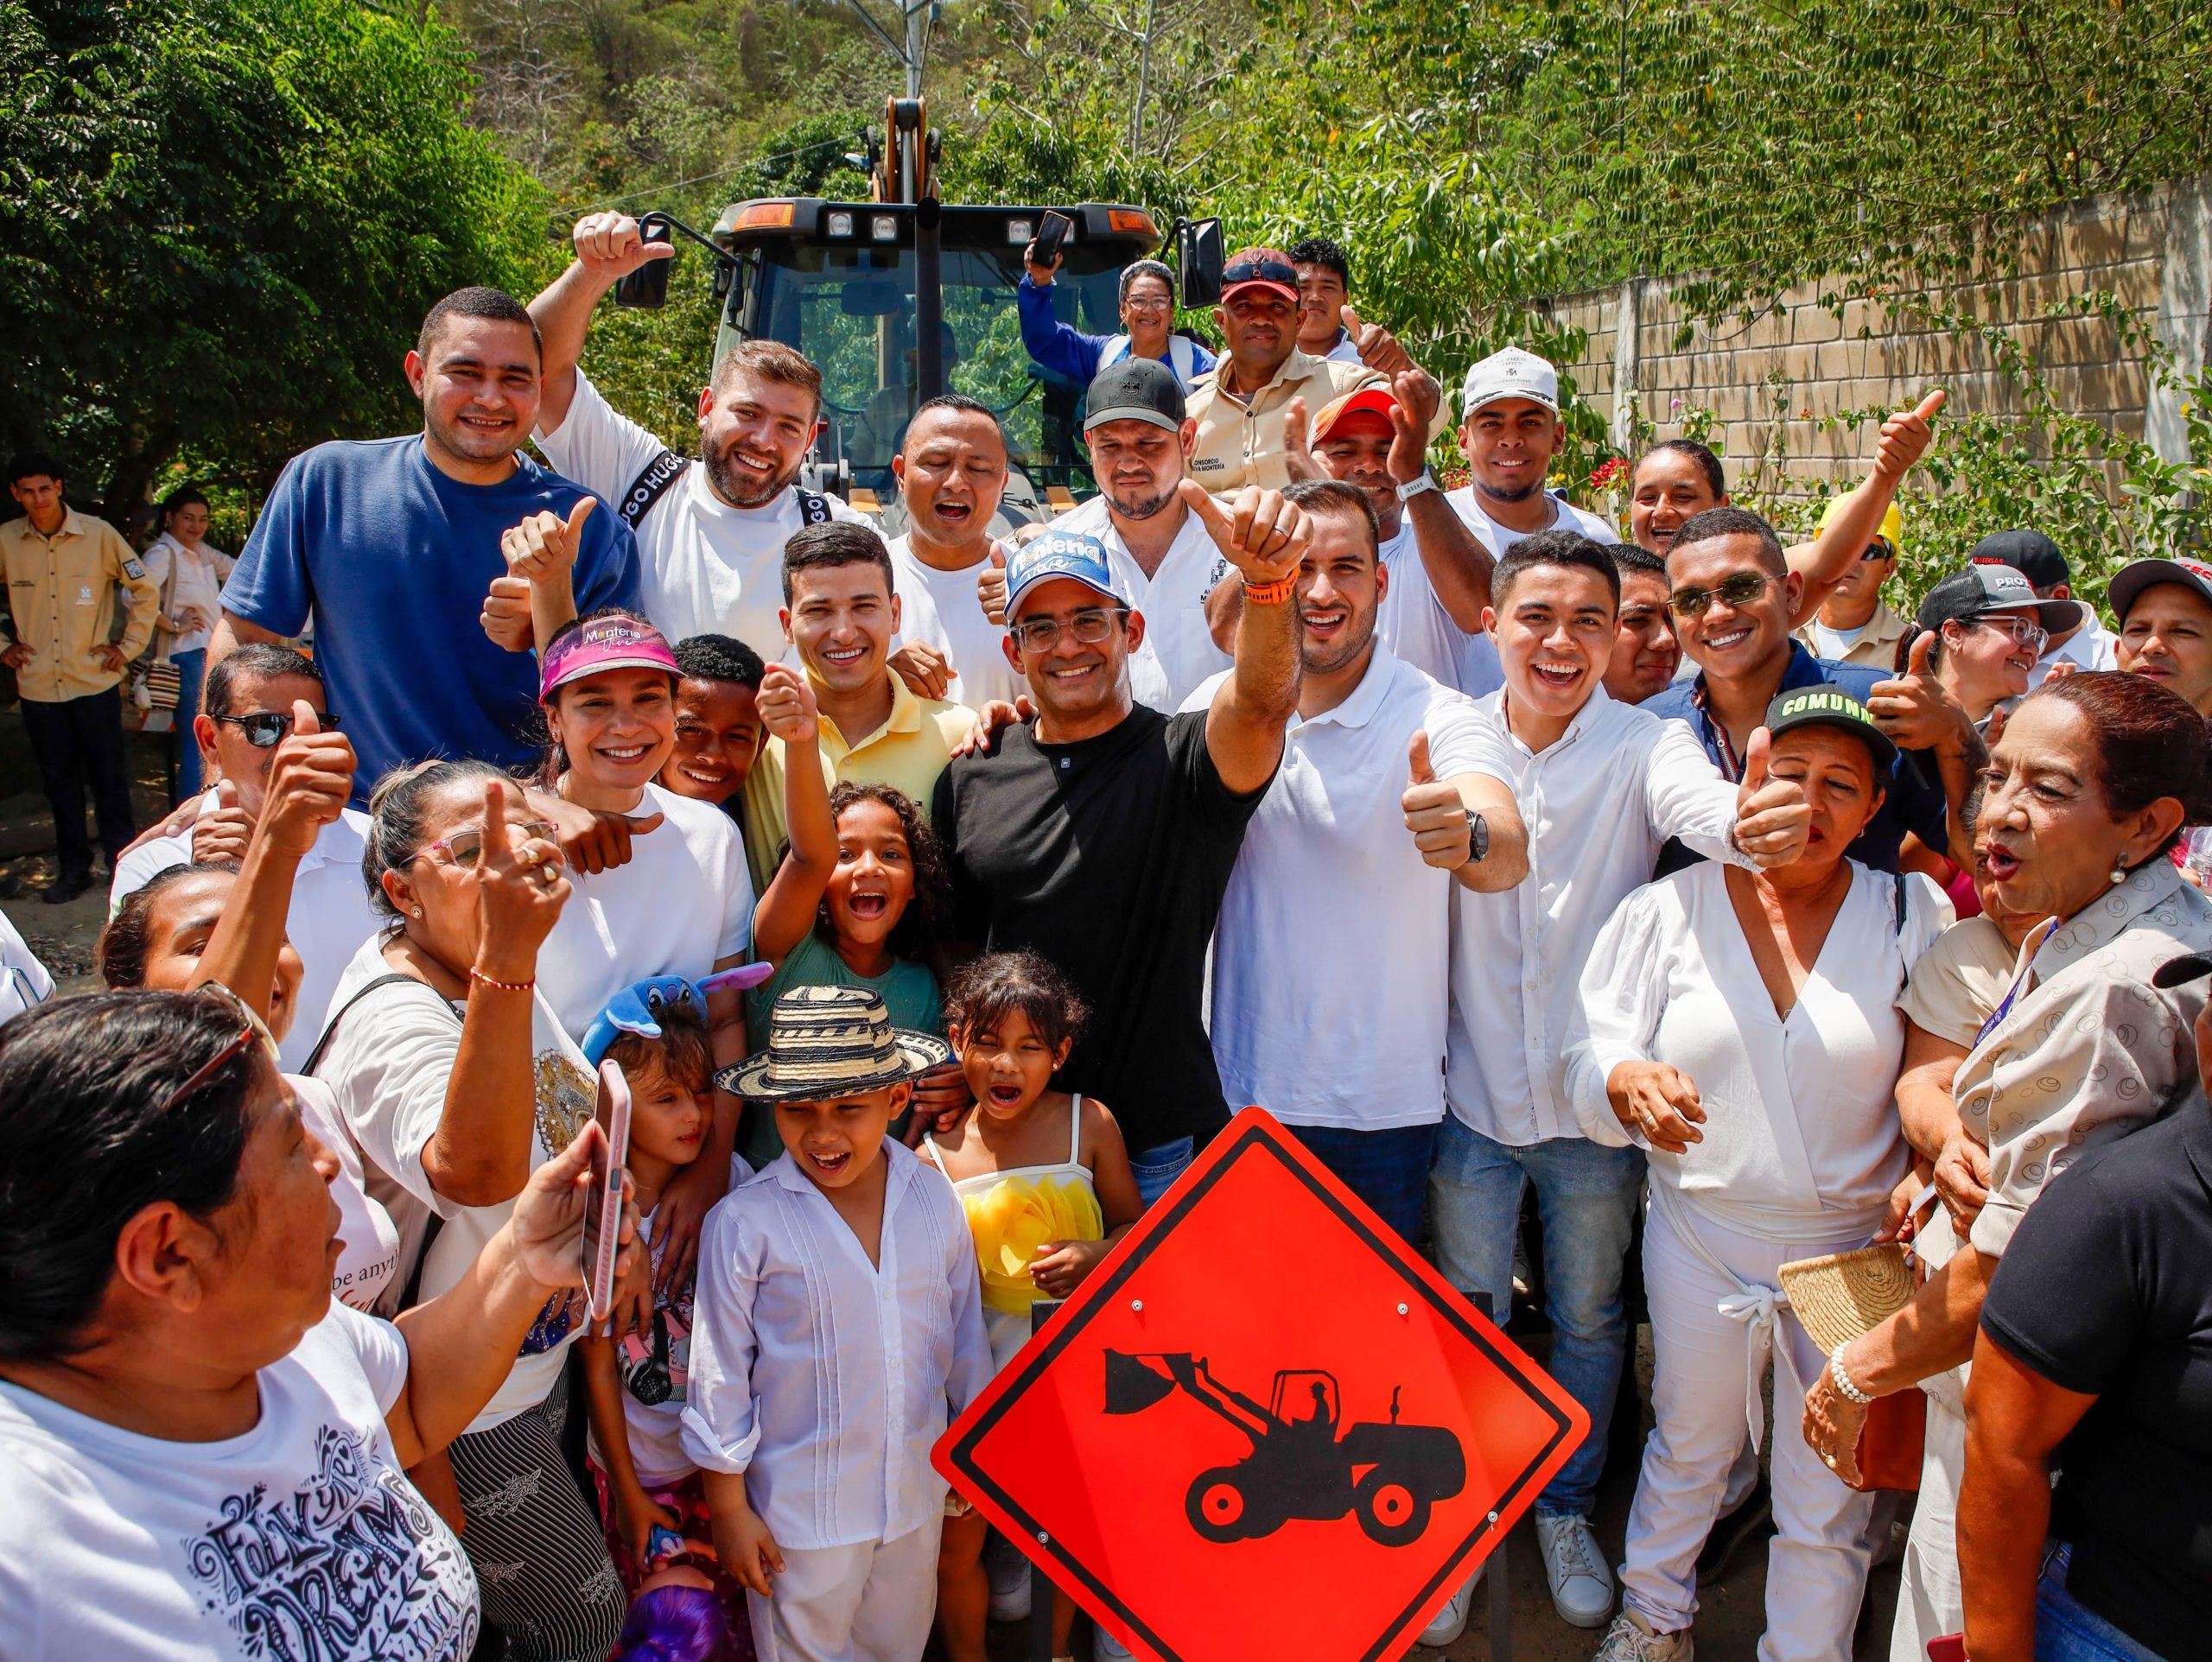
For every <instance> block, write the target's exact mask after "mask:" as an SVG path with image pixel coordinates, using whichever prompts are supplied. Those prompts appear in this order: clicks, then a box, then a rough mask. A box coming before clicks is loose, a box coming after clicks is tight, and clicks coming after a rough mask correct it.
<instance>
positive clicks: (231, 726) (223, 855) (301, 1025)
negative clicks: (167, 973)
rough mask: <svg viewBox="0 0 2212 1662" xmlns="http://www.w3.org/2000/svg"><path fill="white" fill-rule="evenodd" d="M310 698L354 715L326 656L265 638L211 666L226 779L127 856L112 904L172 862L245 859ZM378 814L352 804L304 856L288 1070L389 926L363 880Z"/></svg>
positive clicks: (215, 726) (330, 719)
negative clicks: (331, 682) (329, 695)
mask: <svg viewBox="0 0 2212 1662" xmlns="http://www.w3.org/2000/svg"><path fill="white" fill-rule="evenodd" d="M302 701H304V702H305V703H306V704H307V706H308V708H309V709H311V710H313V711H315V714H316V718H317V720H320V721H321V724H322V726H323V728H324V730H325V731H326V732H327V731H329V730H330V729H332V728H334V727H335V726H338V724H339V722H340V720H342V719H343V714H344V713H343V712H342V711H340V712H334V711H332V710H330V709H329V708H328V707H327V706H326V704H325V702H324V699H323V686H322V676H321V674H320V673H319V672H318V671H317V670H316V669H315V664H314V663H313V662H312V661H311V660H310V659H308V657H305V656H304V655H303V654H302V653H299V652H296V651H294V650H292V649H291V648H290V647H289V646H272V645H270V644H268V643H266V642H255V643H253V644H250V645H245V646H240V647H238V648H236V649H235V650H232V652H231V653H230V654H229V655H228V656H227V657H224V658H222V659H220V660H219V662H218V663H216V665H215V667H214V668H213V669H210V670H209V671H208V672H207V690H206V695H205V697H204V699H203V701H202V705H201V708H200V714H198V715H197V716H195V717H194V718H193V723H192V729H193V738H194V740H195V741H196V742H197V743H198V745H200V755H201V756H202V757H203V758H205V760H206V762H207V768H208V771H209V772H210V774H211V775H213V777H215V779H216V780H217V783H215V784H213V785H211V786H209V787H208V788H207V790H206V791H205V792H204V793H202V794H201V796H200V797H199V798H198V799H197V802H196V803H195V804H194V807H195V808H196V810H197V811H196V813H194V815H193V816H192V818H191V819H190V820H189V821H184V815H182V814H181V813H180V814H178V815H172V816H171V819H170V821H168V822H167V823H168V824H171V825H175V827H176V828H175V829H173V830H170V831H169V833H168V834H167V835H165V836H149V837H147V838H144V839H143V840H141V841H137V842H135V843H133V844H132V845H131V846H130V848H129V849H127V850H126V851H125V852H124V855H123V857H122V858H121V859H120V860H117V861H116V863H115V881H114V883H113V885H111V887H110V888H109V890H108V910H110V911H113V910H115V908H116V907H118V906H119V905H121V904H123V901H124V897H125V896H128V895H130V894H134V893H136V892H137V891H138V890H140V889H142V888H143V887H144V886H145V885H147V884H148V883H149V882H150V881H152V880H153V879H154V878H156V876H158V875H160V874H161V873H162V872H166V871H167V870H168V868H169V867H170V866H190V865H194V864H195V863H196V864H203V865H204V864H209V863H213V862H221V863H225V864H229V863H234V862H236V861H238V860H243V859H244V858H245V845H246V841H247V839H248V838H250V837H251V835H252V834H253V826H254V822H255V821H256V820H257V819H258V818H259V817H260V815H261V802H262V796H263V793H264V791H266V790H268V788H269V772H270V768H271V767H272V766H273V765H274V764H275V763H276V760H277V745H280V744H282V743H283V740H284V739H285V737H286V735H288V734H289V733H290V732H291V731H292V707H293V705H294V704H296V703H298V702H302ZM368 829H369V816H368V815H365V814H364V813H362V812H361V811H360V810H359V809H353V808H349V809H346V810H345V811H344V812H343V813H342V814H340V815H339V816H338V817H337V818H336V819H334V820H333V821H330V822H329V823H328V824H327V825H326V826H324V827H323V828H322V829H321V831H320V832H318V833H317V834H316V836H315V847H312V848H310V849H308V852H307V853H306V854H305V855H303V856H302V858H301V860H300V865H299V871H298V873H297V875H296V876H295V877H294V879H292V905H291V910H289V912H287V913H286V914H285V918H284V933H285V935H286V936H288V937H289V939H290V941H291V942H292V947H293V949H294V950H295V951H296V952H297V953H298V954H299V955H300V964H301V967H302V972H303V973H302V975H301V977H300V993H299V1000H298V1002H297V1004H296V1005H295V1008H296V1009H298V1010H299V1011H301V1012H302V1019H300V1020H297V1021H296V1022H294V1023H293V1024H292V1028H291V1031H289V1032H288V1033H287V1034H286V1035H285V1036H284V1040H283V1044H281V1045H279V1046H278V1047H277V1056H278V1058H279V1060H281V1061H282V1063H283V1066H284V1069H285V1070H286V1071H287V1072H291V1073H296V1072H298V1071H299V1069H300V1068H301V1067H302V1064H303V1063H305V1062H306V1061H307V1058H308V1053H309V1052H310V1051H312V1050H314V1049H315V1040H316V1039H317V1038H318V1037H321V1032H322V1016H323V1012H325V1011H326V1010H327V1009H328V1008H329V1007H330V997H331V994H332V993H334V991H335V990H336V989H337V986H338V979H339V977H340V975H342V974H344V973H345V969H346V965H347V964H348V963H349V962H351V961H352V960H353V955H354V953H355V952H356V951H358V950H359V948H360V945H361V942H364V941H365V940H367V939H368V938H369V937H370V936H372V935H374V934H376V933H377V932H378V917H377V915H376V913H375V912H374V911H372V910H370V907H369V897H368V890H367V887H366V885H365V884H364V883H363V881H362V879H361V851H362V849H363V847H365V839H366V837H367V834H368Z"/></svg>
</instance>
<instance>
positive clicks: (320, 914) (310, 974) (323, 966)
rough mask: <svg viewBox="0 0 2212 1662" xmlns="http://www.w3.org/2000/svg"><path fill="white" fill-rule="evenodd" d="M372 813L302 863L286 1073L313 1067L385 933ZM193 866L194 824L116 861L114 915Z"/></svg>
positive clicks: (210, 800)
mask: <svg viewBox="0 0 2212 1662" xmlns="http://www.w3.org/2000/svg"><path fill="white" fill-rule="evenodd" d="M214 806H215V792H214V790H213V787H212V786H211V787H210V788H209V789H208V790H207V793H206V794H205V795H204V796H201V797H200V812H201V813H203V814H205V813H209V812H212V811H213V809H214ZM368 831H369V816H368V815H365V814H364V813H362V812H361V811H360V810H359V809H356V808H349V809H346V810H345V811H344V812H343V813H341V814H340V815H339V816H338V817H337V818H336V819H334V820H333V821H331V822H330V823H329V824H327V825H326V826H324V827H323V828H322V829H321V831H320V832H319V833H317V834H316V836H315V847H312V848H310V849H308V852H307V853H306V854H305V855H304V856H302V859H301V860H300V866H299V871H298V872H297V873H296V875H295V876H294V877H293V879H292V906H291V910H289V911H288V912H286V913H285V914H284V934H285V936H286V937H287V938H288V939H289V941H290V942H291V943H292V950H293V951H295V952H296V953H298V954H299V955H300V966H301V969H302V974H301V977H300V997H299V1002H298V1003H297V1004H296V1005H295V1006H294V1008H295V1010H296V1012H298V1013H297V1014H296V1016H295V1017H294V1018H293V1020H292V1031H290V1032H289V1033H287V1034H285V1035H284V1042H283V1044H280V1045H278V1046H277V1059H278V1060H279V1062H281V1063H282V1064H283V1070H284V1071H285V1072H286V1073H288V1074H296V1073H297V1072H299V1071H300V1069H302V1068H303V1067H305V1066H306V1065H307V1059H308V1056H309V1055H310V1054H311V1053H312V1052H313V1051H314V1050H315V1040H316V1039H318V1038H320V1037H321V1036H322V1018H323V1012H326V1011H327V1010H328V1009H329V1008H330V995H331V994H332V993H335V992H336V991H337V990H338V978H339V977H340V976H341V975H343V974H345V973H346V965H347V964H349V963H351V962H353V955H354V954H355V953H356V952H359V950H360V948H361V942H364V941H365V940H367V939H368V938H369V937H370V936H372V935H375V934H377V933H378V932H379V931H380V930H381V929H382V928H383V926H384V919H383V918H382V917H379V916H378V914H377V913H376V912H375V911H373V910H371V909H370V906H369V889H368V884H367V882H366V881H365V879H363V878H362V876H361V853H362V851H363V849H365V847H367V844H368ZM191 864H192V831H191V828H190V827H187V828H185V830H184V831H183V832H181V834H178V835H176V836H174V837H157V838H156V839H155V840H154V841H151V842H143V843H141V844H139V845H138V847H136V848H134V849H132V850H131V851H130V853H127V854H125V855H124V857H123V858H122V859H121V860H118V861H116V863H115V881H114V883H113V884H112V885H111V886H110V888H109V890H108V911H109V912H110V914H111V915H112V914H113V912H114V910H115V909H116V908H117V907H118V906H120V905H121V904H123V902H124V898H126V897H127V896H130V895H131V894H135V893H136V892H137V891H138V890H140V889H143V887H145V886H146V885H147V884H149V883H150V882H151V881H153V879H155V878H156V877H158V876H160V875H161V874H162V872H166V871H168V869H169V867H170V866H189V865H191Z"/></svg>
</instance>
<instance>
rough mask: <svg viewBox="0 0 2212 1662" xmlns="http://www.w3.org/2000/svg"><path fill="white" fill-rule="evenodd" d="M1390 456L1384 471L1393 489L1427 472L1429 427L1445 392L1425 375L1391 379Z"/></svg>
mask: <svg viewBox="0 0 2212 1662" xmlns="http://www.w3.org/2000/svg"><path fill="white" fill-rule="evenodd" d="M1390 396H1391V397H1392V398H1393V399H1394V400H1395V403H1392V404H1391V406H1390V454H1389V456H1387V457H1386V458H1384V460H1383V467H1384V469H1385V470H1386V471H1387V472H1388V473H1389V475H1390V479H1391V482H1392V483H1393V484H1395V485H1411V484H1412V483H1413V482H1414V480H1415V479H1419V478H1420V477H1421V475H1422V474H1423V473H1427V471H1428V424H1429V423H1430V422H1433V421H1434V420H1435V419H1436V407H1437V405H1438V404H1439V403H1441V402H1442V400H1443V397H1444V390H1443V389H1442V388H1440V387H1439V386H1438V385H1437V384H1436V380H1435V377H1433V376H1431V375H1429V374H1428V373H1427V372H1426V371H1421V370H1416V369H1407V370H1401V371H1398V373H1397V374H1395V375H1394V376H1392V377H1390Z"/></svg>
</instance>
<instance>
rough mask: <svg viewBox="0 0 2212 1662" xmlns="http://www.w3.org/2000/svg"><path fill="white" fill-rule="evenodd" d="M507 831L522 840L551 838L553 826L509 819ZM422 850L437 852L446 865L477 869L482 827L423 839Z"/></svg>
mask: <svg viewBox="0 0 2212 1662" xmlns="http://www.w3.org/2000/svg"><path fill="white" fill-rule="evenodd" d="M507 834H508V835H509V836H510V837H511V838H512V839H513V840H514V841H517V842H524V841H529V840H530V839H531V838H533V837H534V838H536V839H537V840H538V841H541V842H550V841H553V828H552V827H551V826H550V825H549V824H547V823H546V822H545V821H543V820H511V821H508V823H507ZM422 852H423V853H424V854H430V853H435V854H436V855H438V856H439V858H441V859H442V860H444V861H445V863H446V864H447V865H448V866H459V867H460V868H461V870H462V871H464V872H473V871H474V870H475V869H476V863H477V861H479V860H481V859H483V857H484V828H483V827H482V826H480V825H472V826H470V827H469V828H467V830H465V831H456V832H454V834H453V835H451V836H449V837H441V838H439V839H438V840H437V841H435V842H431V843H425V844H424V845H423V851H422ZM421 857H422V856H421V855H420V854H418V855H417V856H416V858H417V859H418V860H419V859H420V858H421Z"/></svg>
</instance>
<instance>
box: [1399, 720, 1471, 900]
mask: <svg viewBox="0 0 2212 1662" xmlns="http://www.w3.org/2000/svg"><path fill="white" fill-rule="evenodd" d="M1398 805H1399V807H1400V808H1402V809H1404V810H1405V815H1406V829H1407V830H1408V831H1410V832H1412V833H1413V834H1414V847H1416V848H1418V849H1420V850H1421V859H1422V860H1424V861H1426V862H1427V864H1429V865H1431V866H1435V867H1436V868H1437V869H1438V870H1439V871H1444V872H1456V871H1458V870H1459V868H1460V867H1461V866H1465V864H1466V863H1467V861H1468V860H1470V859H1471V858H1472V857H1473V855H1474V852H1475V850H1474V827H1473V826H1472V825H1471V824H1469V823H1468V821H1467V805H1466V803H1465V802H1463V801H1461V800H1460V797H1459V789H1458V787H1457V786H1454V785H1452V784H1448V783H1445V782H1444V781H1443V780H1441V779H1439V778H1438V777H1436V766H1435V764H1434V763H1433V762H1432V761H1430V759H1429V755H1428V734H1427V732H1425V731H1424V732H1421V733H1415V734H1414V736H1413V742H1412V743H1411V744H1410V745H1408V746H1407V747H1406V794H1405V795H1404V796H1402V797H1400V798H1399V799H1398Z"/></svg>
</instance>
